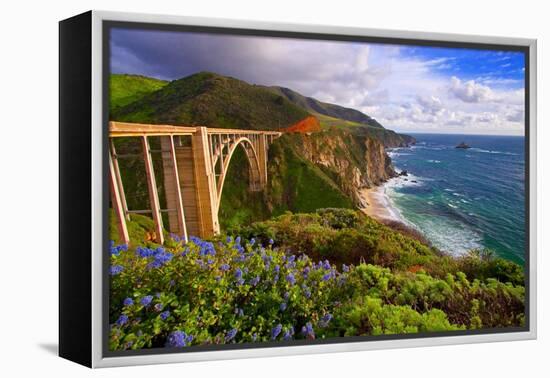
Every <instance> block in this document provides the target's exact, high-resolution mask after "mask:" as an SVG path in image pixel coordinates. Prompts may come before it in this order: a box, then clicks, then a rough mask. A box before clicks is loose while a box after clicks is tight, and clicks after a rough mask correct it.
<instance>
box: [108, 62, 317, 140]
mask: <svg viewBox="0 0 550 378" xmlns="http://www.w3.org/2000/svg"><path fill="white" fill-rule="evenodd" d="M309 115H310V114H309V113H308V112H307V111H306V110H305V109H302V108H300V107H299V106H297V105H295V104H293V103H292V102H290V101H289V100H287V99H286V98H284V97H283V96H279V95H277V94H275V93H273V92H271V91H268V90H265V89H264V88H262V87H259V86H255V85H250V84H248V83H246V82H244V81H242V80H238V79H234V78H231V77H226V76H221V75H217V74H214V73H210V72H201V73H197V74H194V75H191V76H187V77H184V78H182V79H178V80H174V81H172V82H170V83H169V84H167V85H166V86H164V87H162V88H161V89H159V90H157V91H155V92H152V93H149V94H146V95H144V96H143V97H141V98H140V99H139V100H137V101H134V102H132V103H130V104H128V105H126V106H123V107H121V108H118V109H116V110H115V111H114V112H113V114H112V117H111V118H112V119H116V120H120V121H128V122H138V121H139V122H149V123H168V124H174V125H208V126H210V127H221V128H232V129H258V130H282V129H285V128H287V127H290V126H292V125H294V124H295V123H297V122H300V121H302V120H303V119H305V118H306V117H308V116H309Z"/></svg>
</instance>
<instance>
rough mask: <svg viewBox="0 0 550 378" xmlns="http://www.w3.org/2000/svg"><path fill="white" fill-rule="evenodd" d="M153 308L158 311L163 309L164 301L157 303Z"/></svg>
mask: <svg viewBox="0 0 550 378" xmlns="http://www.w3.org/2000/svg"><path fill="white" fill-rule="evenodd" d="M153 308H154V309H155V311H157V312H160V311H162V303H157V304H155V306H154V307H153Z"/></svg>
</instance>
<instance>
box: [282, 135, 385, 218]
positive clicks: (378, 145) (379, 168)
mask: <svg viewBox="0 0 550 378" xmlns="http://www.w3.org/2000/svg"><path fill="white" fill-rule="evenodd" d="M279 142H280V143H286V144H288V145H289V146H291V147H292V149H293V150H294V153H295V154H296V155H297V156H300V157H302V158H304V159H306V160H307V161H309V162H311V163H313V164H314V165H315V166H316V167H318V168H319V169H320V170H321V171H322V172H323V173H324V174H325V175H326V176H327V177H329V178H330V179H331V181H333V182H334V184H335V185H336V186H337V187H338V188H339V189H340V190H341V191H342V192H343V193H344V194H345V195H346V196H347V197H349V198H350V199H351V200H352V201H353V203H354V204H355V205H356V206H359V207H361V206H363V203H362V201H361V197H360V196H359V195H358V192H359V190H360V189H362V188H365V187H367V188H368V187H372V186H375V185H379V184H381V183H382V182H385V181H386V180H388V179H389V178H391V177H393V176H395V171H394V169H393V165H392V163H391V159H390V157H389V156H388V155H387V154H386V151H385V148H384V144H383V143H382V142H381V141H380V140H378V139H375V138H372V137H367V136H364V135H357V134H354V133H351V132H349V131H345V130H335V129H333V130H328V131H325V132H320V133H314V134H310V135H304V134H301V135H300V134H298V135H286V136H285V137H284V138H281V139H280V141H279Z"/></svg>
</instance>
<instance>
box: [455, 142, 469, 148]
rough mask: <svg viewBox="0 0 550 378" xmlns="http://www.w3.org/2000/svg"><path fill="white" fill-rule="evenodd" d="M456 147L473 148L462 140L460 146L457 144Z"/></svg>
mask: <svg viewBox="0 0 550 378" xmlns="http://www.w3.org/2000/svg"><path fill="white" fill-rule="evenodd" d="M455 148H463V149H467V148H471V147H470V146H468V145H467V144H466V143H464V142H460V144H459V145H458V146H456V147H455Z"/></svg>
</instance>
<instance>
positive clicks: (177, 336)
mask: <svg viewBox="0 0 550 378" xmlns="http://www.w3.org/2000/svg"><path fill="white" fill-rule="evenodd" d="M191 341H193V336H192V335H188V334H186V333H185V332H184V331H174V332H172V333H171V334H170V335H169V336H168V339H167V340H166V346H167V347H169V348H183V347H184V346H187V344H189V343H190V342H191Z"/></svg>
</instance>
